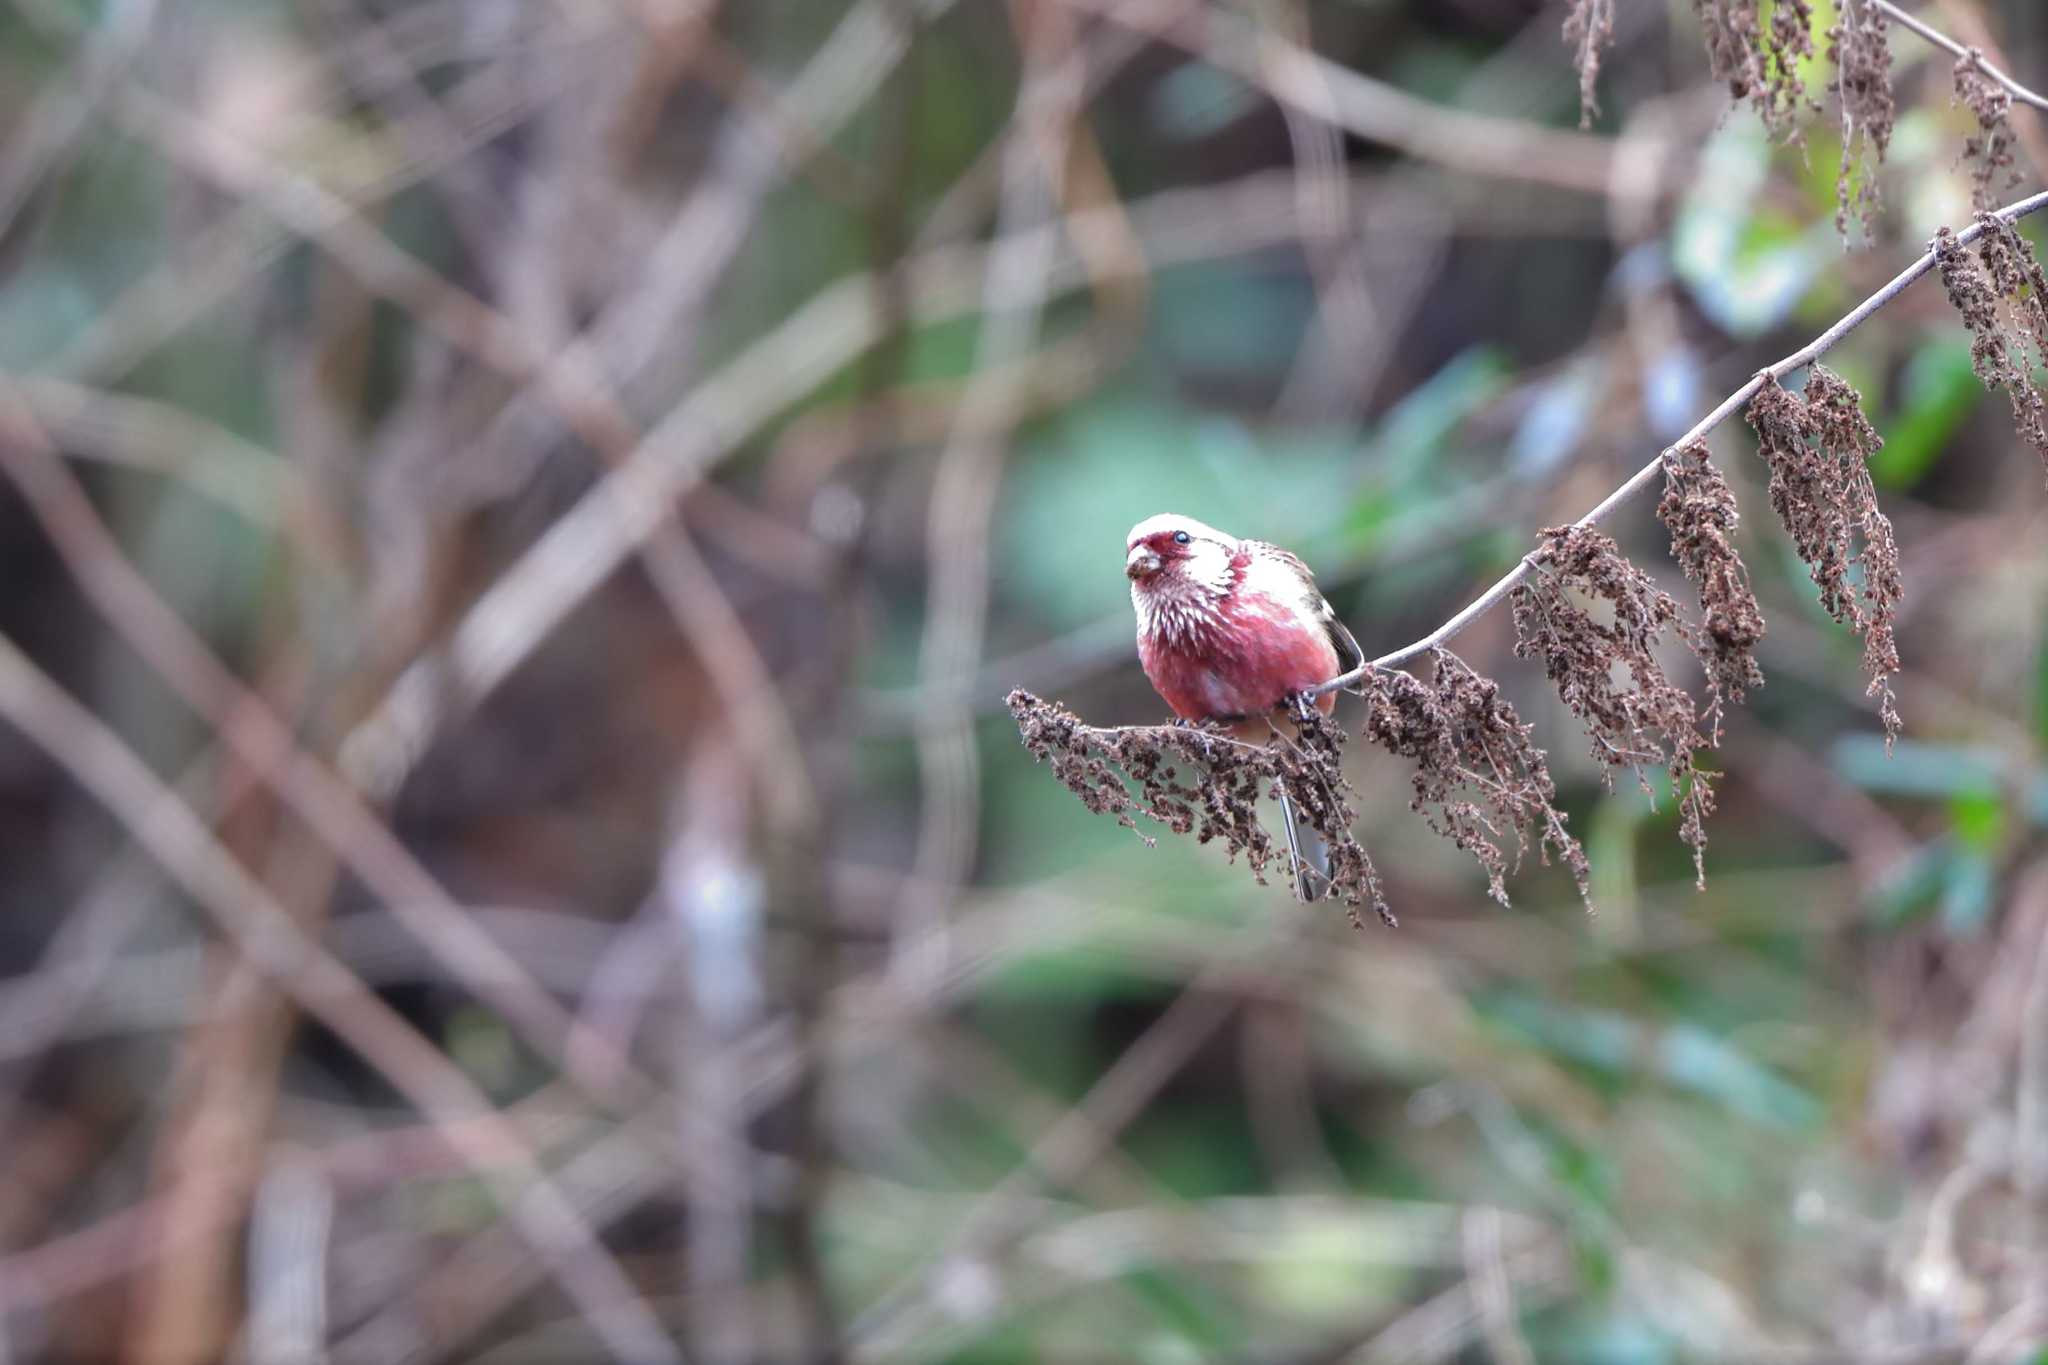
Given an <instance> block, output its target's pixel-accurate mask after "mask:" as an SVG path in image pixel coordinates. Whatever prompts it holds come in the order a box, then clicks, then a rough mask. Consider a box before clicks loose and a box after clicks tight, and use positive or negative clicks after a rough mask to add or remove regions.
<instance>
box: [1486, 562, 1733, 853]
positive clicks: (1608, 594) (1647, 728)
mask: <svg viewBox="0 0 2048 1365" xmlns="http://www.w3.org/2000/svg"><path fill="white" fill-rule="evenodd" d="M1529 561H1530V564H1531V567H1532V569H1533V572H1532V573H1531V575H1530V577H1529V578H1528V579H1527V580H1525V581H1524V582H1523V583H1522V584H1521V586H1519V587H1517V588H1516V589H1515V590H1514V592H1513V594H1511V596H1510V598H1509V601H1510V603H1511V604H1512V606H1513V608H1514V615H1515V653H1516V654H1517V655H1518V656H1520V657H1522V658H1525V659H1541V660H1542V661H1543V668H1544V672H1545V673H1546V674H1548V675H1549V678H1550V681H1551V684H1552V685H1553V686H1555V687H1556V688H1557V695H1558V697H1559V699H1560V700H1562V701H1563V702H1564V704H1565V707H1566V708H1567V709H1568V710H1570V711H1571V713H1572V714H1573V715H1575V716H1577V717H1578V718H1579V719H1580V720H1581V721H1582V722H1584V724H1585V726H1586V730H1587V734H1588V737H1589V738H1590V740H1591V741H1592V753H1593V757H1594V758H1595V759H1596V760H1597V761H1598V762H1600V763H1601V764H1602V765H1603V768H1604V771H1605V772H1606V773H1607V774H1608V777H1609V781H1610V782H1611V781H1612V776H1613V772H1614V770H1615V769H1617V768H1626V769H1629V770H1630V771H1632V772H1634V773H1635V775H1636V780H1637V782H1638V783H1640V784H1641V786H1642V788H1643V790H1644V791H1645V792H1649V791H1651V787H1650V783H1649V778H1648V776H1647V775H1646V771H1645V770H1646V769H1648V768H1653V767H1662V768H1668V769H1669V770H1670V772H1671V782H1672V787H1673V789H1674V790H1675V791H1676V792H1677V793H1678V808H1679V838H1681V839H1682V840H1684V841H1685V843H1687V844H1688V845H1690V846H1691V848H1692V850H1693V866H1694V869H1695V871H1696V872H1697V874H1698V877H1699V880H1700V882H1701V884H1702V885H1704V883H1705V880H1706V866H1705V857H1704V855H1705V850H1706V843H1707V831H1706V820H1707V816H1708V815H1710V814H1711V813H1712V812H1713V809H1714V792H1713V787H1712V784H1711V780H1710V778H1709V777H1708V775H1707V774H1706V773H1705V772H1703V771H1701V770H1700V769H1699V768H1698V767H1697V766H1696V765H1695V763H1694V760H1693V753H1694V751H1695V750H1697V749H1700V748H1703V747H1705V746H1706V740H1705V739H1704V738H1703V737H1702V736H1701V734H1700V732H1699V718H1698V711H1697V708H1696V707H1695V706H1694V704H1693V699H1692V697H1691V696H1689V695H1688V694H1687V693H1686V691H1685V689H1684V688H1682V687H1680V686H1678V685H1677V684H1676V683H1674V682H1672V681H1671V679H1670V677H1669V676H1668V675H1667V674H1666V673H1665V672H1664V667H1663V665H1662V664H1660V663H1659V662H1658V661H1657V656H1656V651H1657V646H1658V645H1659V643H1660V642H1661V641H1662V640H1663V638H1664V636H1665V635H1666V633H1667V632H1670V631H1671V630H1673V628H1674V627H1676V626H1677V624H1678V620H1679V616H1678V604H1677V603H1676V602H1674V601H1673V600H1672V599H1671V596H1670V594H1668V593H1665V592H1661V591H1659V590H1658V588H1657V586H1656V585H1655V584H1654V583H1652V582H1651V581H1650V578H1649V575H1648V574H1645V573H1644V572H1643V571H1642V570H1641V569H1639V568H1637V567H1636V566H1635V565H1633V564H1631V563H1630V562H1629V561H1628V559H1627V557H1626V556H1624V555H1623V554H1622V553H1621V551H1620V549H1619V548H1617V547H1616V545H1615V543H1614V541H1613V540H1611V539H1610V538H1609V537H1607V536H1605V535H1603V534H1602V533H1600V532H1599V531H1596V530H1594V529H1593V528H1591V527H1589V526H1554V527H1551V528H1550V529H1549V530H1547V531H1545V532H1543V534H1542V537H1541V543H1540V544H1539V545H1538V546H1537V548H1536V549H1535V550H1534V551H1533V552H1531V554H1530V556H1529ZM1582 599H1591V600H1593V601H1597V602H1599V603H1602V604H1603V611H1602V615H1603V616H1605V617H1607V618H1608V619H1606V620H1602V619H1600V617H1598V616H1595V615H1594V613H1593V612H1591V611H1588V610H1587V608H1586V607H1585V606H1584V605H1582V604H1581V602H1582Z"/></svg>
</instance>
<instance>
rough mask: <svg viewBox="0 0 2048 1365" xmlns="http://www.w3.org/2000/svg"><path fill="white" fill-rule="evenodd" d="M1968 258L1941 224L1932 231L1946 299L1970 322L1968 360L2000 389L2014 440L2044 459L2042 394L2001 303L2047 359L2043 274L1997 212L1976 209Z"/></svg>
mask: <svg viewBox="0 0 2048 1365" xmlns="http://www.w3.org/2000/svg"><path fill="white" fill-rule="evenodd" d="M1978 221H1979V222H1980V223H1982V224H1983V229H1984V230H1983V233H1982V235H1981V236H1980V237H1979V238H1978V242H1977V255H1976V256H1975V257H1974V258H1973V257H1972V256H1971V255H1970V253H1969V252H1968V251H1966V250H1964V248H1963V244H1962V243H1961V242H1960V241H1959V240H1957V238H1956V235H1955V234H1954V233H1953V232H1950V231H1949V230H1948V229H1947V228H1943V229H1941V231H1939V232H1937V233H1935V235H1934V259H1935V264H1936V265H1937V267H1938V268H1939V269H1940V271H1941V282H1942V284H1943V285H1944V286H1945V287H1946V288H1947V290H1948V301H1949V302H1950V303H1951V304H1953V305H1954V306H1955V310H1956V312H1958V313H1960V314H1961V315H1962V319H1963V325H1964V326H1965V327H1968V328H1969V329H1970V364H1971V365H1972V367H1973V368H1975V370H1976V372H1977V378H1978V379H1979V380H1980V381H1982V383H1983V385H1984V387H1985V388H1987V389H2004V390H2005V395H2006V398H2007V399H2008V400H2009V401H2010V402H2011V404H2012V420H2013V426H2014V427H2015V428H2016V429H2017V430H2018V432H2019V434H2020V439H2021V440H2023V441H2025V442H2026V443H2027V444H2028V445H2031V446H2032V447H2033V448H2034V449H2035V450H2036V451H2037V452H2039V453H2040V455H2041V458H2042V460H2043V461H2044V462H2048V399H2044V398H2043V396H2042V394H2041V390H2040V388H2039V387H2038V386H2037V385H2036V384H2035V383H2034V379H2033V367H2032V364H2031V362H2030V360H2029V357H2028V355H2027V343H2026V341H2024V340H2021V339H2020V338H2018V337H2015V336H2014V335H2012V333H2011V331H2010V330H2009V328H2008V326H2007V322H2006V318H2005V316H2003V315H2001V312H2000V304H2001V302H2003V303H2004V305H2005V311H2006V313H2007V314H2009V315H2010V316H2011V317H2012V318H2013V319H2015V320H2016V321H2017V322H2018V324H2019V330H2020V332H2021V333H2022V334H2023V335H2024V336H2026V337H2028V338H2030V339H2031V340H2032V342H2033V344H2034V347H2035V349H2036V351H2037V352H2040V353H2042V358H2043V359H2048V349H2044V348H2048V313H2044V311H2043V310H2044V308H2048V281H2044V280H2043V278H2042V272H2041V267H2040V264H2039V262H2038V261H2037V260H2036V259H2035V256H2034V248H2033V245H2032V244H2031V243H2030V242H2028V241H2027V239H2026V238H2025V237H2024V236H2022V235H2020V232H2019V230H2018V229H2016V228H2014V227H2013V226H2012V224H2010V223H2008V222H2006V221H2005V220H2004V219H2002V218H1999V217H1998V216H1997V215H1996V214H1985V215H1982V216H1981V217H1980V218H1979V219H1978Z"/></svg>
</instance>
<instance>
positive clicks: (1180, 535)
mask: <svg viewBox="0 0 2048 1365" xmlns="http://www.w3.org/2000/svg"><path fill="white" fill-rule="evenodd" d="M1192 538H1193V537H1191V536H1189V535H1188V533H1187V532H1186V531H1175V532H1174V533H1173V543H1174V544H1176V545H1185V544H1187V543H1188V541H1189V540H1191V539H1192Z"/></svg>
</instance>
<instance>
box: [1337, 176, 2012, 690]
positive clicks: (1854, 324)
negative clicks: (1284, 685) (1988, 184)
mask: <svg viewBox="0 0 2048 1365" xmlns="http://www.w3.org/2000/svg"><path fill="white" fill-rule="evenodd" d="M2043 208H2048V191H2043V192H2041V193H2039V194H2034V195H2030V196H2029V197H2027V198H2025V199H2022V200H2020V201H2019V202H2017V203H2014V204H2008V205H2006V206H2005V207H2004V208H2002V209H1999V210H1998V212H1997V215H1996V216H1997V217H1999V218H2001V219H2003V220H2004V221H2006V222H2008V223H2014V222H2018V221H2019V220H2020V219H2022V218H2024V217H2026V216H2027V215H2028V214H2031V213H2036V212H2039V211H2040V210H2041V209H2043ZM1983 231H1984V227H1983V224H1982V223H1972V224H1971V225H1970V226H1968V227H1966V228H1964V229H1962V230H1961V231H1960V232H1958V233H1956V241H1957V242H1958V243H1959V244H1967V243H1969V242H1973V241H1975V240H1976V239H1977V238H1978V237H1979V236H1981V235H1982V234H1983ZM1932 269H1934V252H1933V251H1932V250H1929V251H1928V252H1927V253H1926V254H1925V255H1923V256H1922V257H1920V259H1919V260H1917V261H1915V262H1913V264H1911V265H1909V266H1907V267H1906V268H1905V269H1904V270H1901V271H1900V272H1899V273H1898V274H1897V275H1895V276H1893V277H1892V279H1891V281H1890V282H1889V283H1887V284H1886V285H1885V286H1884V287H1883V288H1882V289H1879V290H1878V291H1877V292H1876V293H1874V294H1872V295H1871V296H1870V297H1869V298H1867V299H1865V300H1864V301H1863V302H1862V303H1860V304H1858V305H1856V307H1855V308H1854V309H1853V310H1851V311H1850V312H1849V313H1848V314H1847V315H1845V316H1844V317H1843V318H1842V319H1841V320H1840V321H1838V322H1836V323H1835V325H1834V326H1832V327H1830V328H1828V329H1827V330H1826V331H1825V332H1822V333H1821V334H1820V335H1819V336H1817V337H1815V338H1814V339H1813V340H1812V341H1810V342H1808V343H1807V344H1806V345H1804V346H1802V347H1800V348H1799V349H1798V350H1796V351H1794V352H1792V354H1790V355H1788V356H1786V357H1785V358H1784V359H1782V360H1780V361H1778V362H1776V363H1775V364H1772V365H1769V366H1766V367H1765V368H1764V369H1761V370H1759V371H1757V372H1756V374H1754V375H1752V376H1751V377H1750V380H1749V382H1748V383H1746V384H1744V385H1743V386H1742V387H1741V388H1739V389H1737V390H1736V391H1735V392H1734V393H1731V394H1729V395H1728V396H1727V397H1726V398H1724V399H1722V400H1721V404H1720V406H1719V407H1717V408H1715V409H1714V410H1713V411H1712V412H1710V413H1708V414H1707V415H1706V416H1705V417H1703V418H1701V419H1700V420H1699V422H1698V423H1697V424H1695V425H1694V426H1693V428H1692V430H1690V431H1688V432H1686V433H1685V434H1684V435H1683V436H1680V437H1679V438H1678V439H1677V440H1676V441H1673V442H1672V443H1671V444H1670V445H1669V446H1666V447H1665V449H1664V451H1660V452H1659V453H1658V455H1657V458H1656V459H1654V460H1651V461H1650V462H1649V463H1648V464H1646V465H1644V466H1643V467H1642V468H1641V469H1639V470H1637V471H1636V472H1635V473H1634V474H1633V475H1631V476H1630V478H1629V480H1628V482H1626V483H1624V484H1622V485H1621V487H1619V488H1617V489H1615V490H1614V491H1613V492H1612V493H1609V494H1608V495H1607V496H1606V497H1605V498H1604V499H1602V500H1601V502H1600V505H1599V506H1597V507H1595V508H1594V509H1593V510H1592V511H1590V512H1588V513H1586V515H1585V516H1583V517H1580V518H1579V519H1578V521H1577V522H1575V523H1573V524H1574V525H1577V526H1594V525H1597V524H1599V523H1600V522H1601V521H1604V520H1605V519H1606V518H1607V517H1608V516H1609V515H1611V514H1612V513H1613V512H1614V510H1615V509H1616V508H1618V507H1620V506H1621V505H1622V504H1623V503H1626V502H1628V501H1629V500H1630V499H1631V498H1633V497H1635V496H1636V495H1637V494H1639V493H1641V492H1642V491H1643V490H1644V489H1646V488H1649V487H1651V486H1652V485H1653V484H1655V483H1656V482H1657V480H1658V479H1659V478H1661V477H1662V475H1663V472H1664V455H1665V454H1666V453H1668V452H1669V451H1672V450H1677V449H1678V448H1680V447H1681V446H1686V445H1690V444H1691V443H1692V442H1694V441H1697V440H1701V439H1703V438H1704V437H1705V436H1706V435H1707V433H1708V432H1710V431H1712V430H1714V428H1716V427H1718V426H1720V425H1721V424H1722V423H1723V422H1725V421H1727V420H1728V419H1729V418H1730V417H1733V416H1734V415H1735V414H1736V413H1738V412H1740V411H1741V410H1742V407H1743V405H1744V404H1745V403H1747V402H1748V401H1749V400H1750V398H1751V397H1753V396H1754V395H1755V393H1756V391H1757V390H1758V389H1760V388H1762V387H1763V386H1764V385H1765V384H1766V383H1767V382H1775V381H1777V380H1780V379H1783V378H1784V377H1785V376H1786V375H1788V374H1790V373H1792V371H1794V370H1798V369H1804V368H1805V367H1806V366H1808V365H1811V364H1812V363H1813V362H1814V361H1816V360H1818V359H1820V357H1822V356H1823V355H1826V354H1827V353H1828V352H1829V351H1830V350H1832V349H1833V348H1834V346H1835V345H1836V343H1837V342H1839V341H1841V340H1842V338H1843V337H1846V336H1847V335H1849V333H1851V332H1853V331H1855V330H1856V329H1857V328H1858V327H1860V326H1862V325H1863V324H1864V323H1865V322H1866V321H1868V320H1869V319H1870V317H1871V315H1872V314H1874V313H1876V312H1877V311H1878V310H1879V309H1880V308H1882V307H1884V306H1885V305H1886V304H1888V303H1890V302H1891V301H1892V300H1893V299H1895V298H1897V297H1898V296H1899V295H1900V294H1902V293H1904V292H1905V290H1906V287H1907V286H1908V285H1911V284H1912V283H1913V282H1914V281H1915V280H1917V279H1919V278H1920V277H1921V276H1922V275H1925V274H1926V273H1927V272H1928V271H1930V270H1932ZM1532 567H1533V562H1532V559H1531V556H1529V555H1524V556H1523V557H1522V558H1521V560H1520V561H1519V562H1517V563H1516V565H1515V567H1514V568H1512V569H1510V570H1508V572H1507V573H1505V574H1503V575H1502V576H1501V578H1500V580H1499V581H1498V582H1496V583H1495V584H1494V585H1493V586H1492V587H1490V588H1488V589H1487V590H1486V591H1485V592H1483V593H1481V594H1479V596H1477V597H1475V598H1473V599H1472V601H1471V602H1470V603H1469V604H1468V605H1467V606H1466V607H1465V609H1464V610H1463V611H1460V612H1459V613H1458V614H1457V615H1456V616H1453V617H1452V618H1451V619H1450V620H1448V621H1446V622H1444V623H1443V624H1442V625H1440V626H1438V627H1437V628H1436V629H1435V630H1433V631H1431V632H1430V633H1429V634H1427V635H1425V636H1423V637H1422V638H1421V639H1419V640H1416V641H1413V642H1412V643H1410V644H1406V645H1403V646H1401V648H1399V649H1396V650H1393V651H1391V652H1389V653H1386V654H1382V655H1381V656H1380V657H1379V658H1377V659H1374V660H1373V661H1372V662H1370V663H1367V664H1361V665H1359V666H1358V667H1357V668H1354V669H1352V670H1351V671H1350V672H1348V673H1341V674H1339V675H1338V676H1336V677H1334V678H1332V679H1330V680H1329V681H1328V682H1326V683H1321V684H1318V685H1317V686H1315V687H1313V688H1310V689H1309V695H1310V696H1312V697H1319V696H1321V695H1323V694H1324V693H1326V692H1335V691H1337V690H1338V689H1339V688H1343V687H1349V686H1351V685H1352V684H1353V683H1356V682H1358V681H1359V680H1360V679H1361V678H1363V677H1365V675H1366V673H1367V672H1368V671H1370V670H1372V669H1375V668H1392V667H1395V666H1396V665H1399V664H1403V663H1406V662H1407V661H1408V660H1410V659H1413V658H1416V657H1418V656H1420V655H1422V654H1426V653H1427V652H1429V651H1430V650H1432V649H1435V648H1436V647H1437V646H1438V645H1441V644H1443V643H1445V642H1446V641H1448V640H1450V639H1452V638H1453V637H1455V636H1457V635H1458V634H1459V633H1460V632H1462V631H1463V630H1464V629H1465V628H1466V627H1467V626H1469V625H1471V624H1472V623H1473V622H1474V621H1476V620H1478V619H1479V618H1480V617H1482V616H1484V615H1485V614H1486V613H1487V612H1488V611H1490V610H1492V609H1493V608H1494V607H1495V606H1497V605H1498V604H1499V603H1500V602H1501V600H1502V599H1503V598H1505V597H1506V596H1507V595H1508V594H1509V593H1511V592H1513V591H1514V590H1515V589H1516V588H1517V587H1518V586H1520V585H1521V583H1522V580H1523V579H1525V578H1527V577H1528V576H1529V571H1530V569H1531V568H1532Z"/></svg>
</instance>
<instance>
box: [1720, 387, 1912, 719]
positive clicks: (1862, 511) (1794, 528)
mask: <svg viewBox="0 0 2048 1365" xmlns="http://www.w3.org/2000/svg"><path fill="white" fill-rule="evenodd" d="M1749 424H1750V426H1751V427H1752V428H1754V429H1755V431H1756V435H1757V453H1758V454H1760V455H1762V456H1763V458H1764V461H1765V463H1766V464H1768V465H1769V466H1770V470H1771V508H1772V510H1773V511H1775V512H1776V513H1777V514H1778V520H1779V521H1780V522H1781V523H1782V524H1783V525H1784V527H1785V534H1786V535H1788V536H1790V537H1791V539H1792V545H1793V548H1794V549H1796V550H1797V551H1798V553H1799V557H1800V558H1801V559H1802V560H1804V561H1805V562H1806V568H1807V572H1808V573H1809V574H1811V575H1812V577H1813V582H1814V586H1815V587H1817V588H1819V589H1820V604H1821V606H1822V608H1823V609H1824V610H1826V612H1827V613H1828V615H1830V616H1832V617H1834V618H1835V620H1837V621H1839V622H1841V623H1842V624H1843V625H1845V626H1847V627H1849V629H1851V630H1853V631H1855V632H1856V633H1857V634H1858V635H1859V636H1861V637H1862V638H1863V670H1864V672H1865V674H1867V675H1868V676H1869V678H1870V686H1869V688H1868V689H1867V690H1868V692H1869V693H1870V695H1872V696H1875V697H1877V698H1878V712H1879V715H1880V716H1881V717H1882V719H1883V721H1884V733H1885V742H1886V744H1890V743H1891V742H1892V740H1894V739H1896V738H1897V737H1898V733H1899V727H1900V720H1899V713H1898V709H1897V706H1896V704H1895V699H1894V697H1893V695H1892V689H1891V675H1892V674H1893V673H1895V672H1897V671H1898V667H1899V651H1898V646H1897V645H1896V643H1895V642H1894V641H1893V638H1892V626H1893V623H1894V621H1895V620H1896V618H1897V616H1898V609H1899V601H1900V599H1901V598H1902V597H1903V596H1904V592H1905V586H1904V583H1903V580H1902V579H1901V577H1900V573H1899V549H1898V544H1897V542H1896V541H1895V540H1894V539H1893V537H1892V524H1891V522H1890V520H1889V519H1888V518H1886V516H1885V515H1884V513H1883V512H1881V511H1879V510H1878V506H1877V489H1876V487H1875V486H1874V485H1873V484H1872V483H1871V481H1870V469H1869V460H1870V457H1871V456H1872V455H1874V454H1876V453H1877V451H1878V450H1879V449H1880V448H1881V447H1882V446H1883V445H1884V441H1883V439H1882V438H1881V437H1879V436H1878V434H1877V431H1876V429H1875V428H1874V427H1872V426H1871V425H1870V422H1869V420H1868V419H1867V418H1865V417H1864V415H1863V403H1862V400H1861V399H1860V398H1859V397H1858V395H1857V393H1856V390H1855V389H1853V388H1851V387H1850V386H1849V385H1848V383H1847V382H1846V381H1844V380H1843V379H1842V377H1841V376H1840V375H1837V374H1836V373H1834V372H1833V371H1832V370H1829V369H1828V368H1826V367H1825V366H1822V365H1815V366H1814V367H1813V369H1812V371H1811V373H1810V374H1809V375H1808V377H1807V381H1806V396H1805V397H1804V398H1801V397H1800V396H1798V395H1797V394H1793V393H1791V392H1789V391H1787V390H1786V389H1784V388H1783V387H1781V386H1780V385H1779V384H1778V382H1777V381H1776V380H1775V379H1767V380H1766V381H1765V383H1764V385H1763V387H1762V388H1760V389H1759V390H1757V393H1756V396H1755V397H1754V398H1752V399H1750V402H1749Z"/></svg>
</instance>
